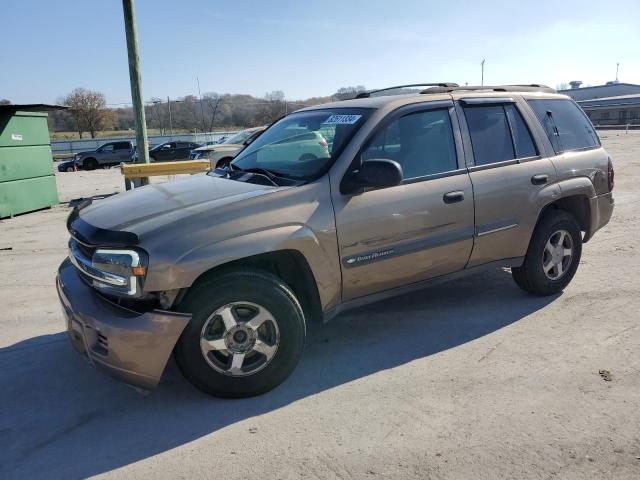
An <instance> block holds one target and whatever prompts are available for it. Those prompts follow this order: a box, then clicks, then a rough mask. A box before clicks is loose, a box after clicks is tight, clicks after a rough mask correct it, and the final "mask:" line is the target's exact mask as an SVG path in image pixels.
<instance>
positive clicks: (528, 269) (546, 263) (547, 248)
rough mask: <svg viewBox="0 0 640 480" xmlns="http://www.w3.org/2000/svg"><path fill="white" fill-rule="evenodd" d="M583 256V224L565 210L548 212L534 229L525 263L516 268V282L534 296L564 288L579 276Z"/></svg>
mask: <svg viewBox="0 0 640 480" xmlns="http://www.w3.org/2000/svg"><path fill="white" fill-rule="evenodd" d="M581 255H582V234H581V232H580V225H579V224H578V222H577V221H576V219H575V218H574V217H573V216H572V215H570V214H569V213H567V212H565V211H562V210H555V211H551V212H549V213H548V214H546V215H545V217H544V218H543V219H542V220H541V221H540V223H539V224H538V226H537V227H536V229H535V230H534V232H533V237H532V238H531V243H530V244H529V250H528V251H527V255H526V257H525V261H524V263H523V264H522V266H520V267H517V268H512V269H511V272H512V275H513V279H514V280H515V282H516V284H517V285H518V286H519V287H520V288H522V289H523V290H525V291H527V292H529V293H532V294H534V295H540V296H544V295H553V294H555V293H558V292H560V291H562V290H563V289H564V288H565V287H566V286H567V285H568V284H569V282H570V281H571V279H572V278H573V276H574V275H575V273H576V271H577V269H578V264H579V263H580V257H581Z"/></svg>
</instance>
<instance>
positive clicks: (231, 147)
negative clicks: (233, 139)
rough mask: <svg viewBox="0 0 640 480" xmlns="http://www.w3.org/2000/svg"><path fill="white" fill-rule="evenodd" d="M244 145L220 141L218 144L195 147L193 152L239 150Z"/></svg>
mask: <svg viewBox="0 0 640 480" xmlns="http://www.w3.org/2000/svg"><path fill="white" fill-rule="evenodd" d="M243 146H244V145H240V144H236V143H219V144H217V145H205V146H203V147H198V148H194V149H193V150H191V151H192V152H214V151H215V152H221V151H223V150H237V149H239V148H242V147H243Z"/></svg>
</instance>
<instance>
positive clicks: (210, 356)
mask: <svg viewBox="0 0 640 480" xmlns="http://www.w3.org/2000/svg"><path fill="white" fill-rule="evenodd" d="M181 308H182V309H183V310H186V311H188V312H191V313H192V314H193V317H192V319H191V321H190V322H189V324H188V325H187V327H186V328H185V330H184V332H183V333H182V335H181V337H180V339H179V340H178V343H177V344H176V348H175V357H176V361H177V363H178V366H179V367H180V370H181V371H182V373H183V374H184V376H185V377H186V378H187V380H189V381H190V382H191V383H192V384H193V385H195V386H196V387H198V388H199V389H200V390H203V391H205V392H207V393H209V394H211V395H215V396H218V397H226V398H238V397H250V396H254V395H260V394H262V393H265V392H267V391H269V390H271V389H272V388H274V387H276V386H277V385H279V384H280V383H282V382H283V381H284V380H285V379H286V378H287V377H288V376H289V375H290V374H291V372H292V371H293V370H294V368H295V366H296V365H297V363H298V361H299V359H300V356H301V355H302V350H303V348H304V341H305V335H306V328H305V319H304V314H303V312H302V308H301V307H300V304H299V302H298V300H297V299H296V297H295V295H294V294H293V292H292V291H291V290H290V289H289V287H288V286H287V285H286V284H284V282H282V280H280V279H279V278H278V277H276V276H274V275H272V274H270V273H267V272H262V271H259V270H249V269H247V270H238V271H235V272H229V273H225V274H222V275H219V276H216V277H214V278H211V279H209V280H207V281H204V282H203V283H201V284H200V285H198V286H196V287H195V289H194V290H193V291H192V292H190V293H189V295H188V296H187V298H186V300H185V302H183V304H182V305H181Z"/></svg>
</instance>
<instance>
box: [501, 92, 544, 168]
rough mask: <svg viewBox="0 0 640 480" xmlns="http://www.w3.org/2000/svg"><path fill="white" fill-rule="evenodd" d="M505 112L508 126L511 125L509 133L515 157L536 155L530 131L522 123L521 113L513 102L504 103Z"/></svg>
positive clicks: (536, 151)
mask: <svg viewBox="0 0 640 480" xmlns="http://www.w3.org/2000/svg"><path fill="white" fill-rule="evenodd" d="M504 109H505V111H506V112H507V119H508V120H509V126H510V127H511V133H512V134H513V140H514V144H515V147H516V158H527V157H535V156H537V155H538V150H537V149H536V146H535V144H534V143H533V138H532V137H531V132H530V131H529V128H528V127H527V124H526V123H524V119H523V118H522V115H521V114H520V112H519V111H518V109H517V108H516V106H515V105H514V104H506V105H505V106H504Z"/></svg>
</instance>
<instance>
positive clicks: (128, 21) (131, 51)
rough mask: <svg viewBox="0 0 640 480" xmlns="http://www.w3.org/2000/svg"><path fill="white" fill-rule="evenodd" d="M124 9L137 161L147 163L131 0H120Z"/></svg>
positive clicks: (135, 28)
mask: <svg viewBox="0 0 640 480" xmlns="http://www.w3.org/2000/svg"><path fill="white" fill-rule="evenodd" d="M122 8H123V10H124V28H125V31H126V34H127V53H128V55H129V79H130V80H131V99H132V101H133V114H134V116H135V126H136V144H137V147H136V150H137V154H138V155H137V157H138V160H137V163H149V141H148V140H147V121H146V118H145V114H144V105H143V103H142V79H141V77H140V55H139V53H138V30H137V27H136V12H135V7H134V4H133V0H122ZM148 183H149V179H148V178H146V177H145V178H141V179H140V185H147V184H148Z"/></svg>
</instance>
